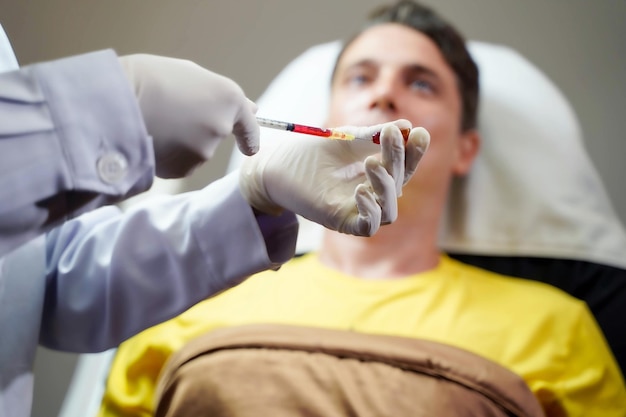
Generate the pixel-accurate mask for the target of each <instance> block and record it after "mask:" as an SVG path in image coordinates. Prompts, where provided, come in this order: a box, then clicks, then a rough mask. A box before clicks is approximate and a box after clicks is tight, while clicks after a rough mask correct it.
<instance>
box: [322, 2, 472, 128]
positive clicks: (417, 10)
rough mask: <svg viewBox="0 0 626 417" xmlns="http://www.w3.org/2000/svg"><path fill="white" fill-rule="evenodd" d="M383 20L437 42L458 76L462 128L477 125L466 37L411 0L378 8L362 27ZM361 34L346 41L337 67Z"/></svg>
mask: <svg viewBox="0 0 626 417" xmlns="http://www.w3.org/2000/svg"><path fill="white" fill-rule="evenodd" d="M381 23H399V24H401V25H404V26H407V27H410V28H412V29H415V30H417V31H419V32H421V33H423V34H424V35H426V36H428V38H430V39H431V40H432V41H433V42H434V43H435V45H437V47H438V48H439V50H440V51H441V53H442V55H443V57H444V59H445V60H446V62H447V63H448V65H450V67H451V68H452V70H453V71H454V73H455V75H456V78H457V82H458V87H459V93H460V95H461V104H462V109H463V112H462V116H461V129H462V131H467V130H469V129H473V128H475V127H476V123H477V113H478V89H479V85H478V67H477V66H476V63H475V62H474V60H473V59H472V57H471V56H470V54H469V51H468V50H467V47H466V45H465V38H464V37H463V36H462V35H461V34H460V33H459V32H458V31H457V30H456V29H455V28H454V27H453V26H452V25H451V24H450V23H448V22H447V21H445V20H444V19H443V18H442V17H441V16H439V15H438V14H437V13H435V12H434V11H433V10H432V9H430V8H428V7H426V6H423V5H421V4H419V3H417V2H415V1H412V0H400V1H398V2H396V3H394V4H392V5H384V6H381V7H379V8H377V9H375V10H374V11H373V12H372V13H371V14H370V17H369V20H368V22H367V24H366V26H365V28H364V29H363V30H365V29H368V28H370V27H372V26H375V25H378V24H381ZM358 36H359V35H358V34H357V35H356V36H354V37H353V38H352V39H351V40H350V41H348V42H346V43H345V44H344V46H343V49H342V51H341V53H340V54H339V56H338V57H337V61H336V63H335V70H336V65H337V62H339V59H340V58H341V56H342V55H343V52H344V51H345V50H346V48H347V47H348V46H349V45H350V44H351V43H352V41H354V40H355V39H356V38H357V37H358ZM333 78H334V70H333Z"/></svg>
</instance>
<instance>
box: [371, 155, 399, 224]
mask: <svg viewBox="0 0 626 417" xmlns="http://www.w3.org/2000/svg"><path fill="white" fill-rule="evenodd" d="M365 176H366V178H367V180H368V182H369V186H370V190H371V192H372V193H373V196H374V198H375V200H376V202H377V203H378V206H379V207H380V210H381V220H380V221H381V223H382V224H389V223H392V222H394V221H395V220H396V219H397V218H398V194H397V191H396V179H394V178H393V177H392V176H391V175H389V173H388V172H387V170H386V169H385V167H384V166H383V165H382V163H381V162H380V161H378V159H376V157H374V156H370V157H368V158H367V159H366V160H365Z"/></svg>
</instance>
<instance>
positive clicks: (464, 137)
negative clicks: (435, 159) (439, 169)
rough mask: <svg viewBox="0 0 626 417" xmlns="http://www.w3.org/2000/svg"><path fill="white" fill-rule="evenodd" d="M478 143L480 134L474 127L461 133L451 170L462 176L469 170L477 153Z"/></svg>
mask: <svg viewBox="0 0 626 417" xmlns="http://www.w3.org/2000/svg"><path fill="white" fill-rule="evenodd" d="M480 143H481V140H480V134H479V133H478V131H477V130H476V129H470V130H468V131H466V132H464V133H462V134H461V136H460V137H459V144H458V147H457V150H458V152H457V159H456V162H455V163H454V166H453V167H452V172H453V173H454V174H455V175H458V176H463V175H465V174H467V173H468V172H469V170H470V168H471V167H472V163H473V162H474V159H475V158H476V155H478V150H479V149H480Z"/></svg>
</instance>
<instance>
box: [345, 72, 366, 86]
mask: <svg viewBox="0 0 626 417" xmlns="http://www.w3.org/2000/svg"><path fill="white" fill-rule="evenodd" d="M369 81H370V77H368V76H367V75H365V74H353V75H350V76H348V77H347V82H348V84H350V85H365V84H367V83H368V82H369Z"/></svg>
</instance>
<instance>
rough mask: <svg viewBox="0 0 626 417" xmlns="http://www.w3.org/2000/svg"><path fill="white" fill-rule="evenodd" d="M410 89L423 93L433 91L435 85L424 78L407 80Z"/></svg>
mask: <svg viewBox="0 0 626 417" xmlns="http://www.w3.org/2000/svg"><path fill="white" fill-rule="evenodd" d="M409 85H410V87H411V89H413V90H415V91H421V92H425V93H434V92H435V87H434V85H433V83H431V82H430V81H427V80H424V79H421V78H420V79H414V80H411V81H410V82H409Z"/></svg>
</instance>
